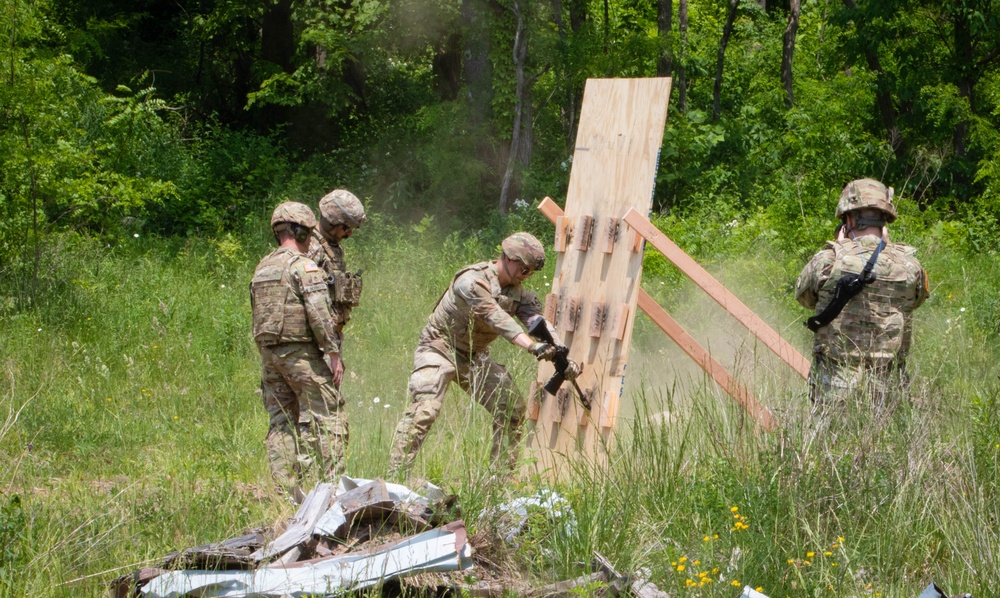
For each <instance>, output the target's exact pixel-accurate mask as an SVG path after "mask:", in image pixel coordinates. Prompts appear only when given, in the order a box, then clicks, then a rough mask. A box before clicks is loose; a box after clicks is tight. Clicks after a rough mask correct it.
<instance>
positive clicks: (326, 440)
mask: <svg viewBox="0 0 1000 598" xmlns="http://www.w3.org/2000/svg"><path fill="white" fill-rule="evenodd" d="M260 360H261V382H260V388H261V391H262V393H263V399H264V408H265V409H266V410H267V414H268V416H269V417H270V428H269V429H268V431H267V437H266V438H265V440H264V444H265V446H266V447H267V458H268V462H269V463H270V467H271V475H272V476H273V477H274V480H275V482H277V483H278V485H280V486H282V487H283V488H284V489H286V490H287V491H289V492H290V493H292V494H293V495H295V494H296V491H297V490H298V489H300V487H301V486H302V485H303V484H304V483H305V484H308V486H306V489H308V488H309V487H311V486H312V485H314V484H315V483H317V482H320V481H333V480H334V479H335V477H336V476H338V475H339V474H341V473H343V471H344V451H345V450H346V449H347V437H348V429H347V417H346V416H345V414H344V410H343V405H344V401H343V399H342V398H341V396H340V391H338V390H337V388H336V387H335V386H334V385H333V374H332V373H331V372H330V368H329V367H328V366H327V364H326V362H325V361H323V355H322V353H320V351H319V349H318V348H317V347H316V345H314V344H312V343H283V344H280V345H273V346H270V347H260Z"/></svg>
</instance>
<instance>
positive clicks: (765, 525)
mask: <svg viewBox="0 0 1000 598" xmlns="http://www.w3.org/2000/svg"><path fill="white" fill-rule="evenodd" d="M467 239H470V240H467ZM268 242H269V240H268V239H267V238H266V237H265V236H264V235H258V236H251V237H247V238H235V237H227V238H224V239H218V240H200V239H188V240H172V239H154V238H146V237H144V236H139V237H125V238H123V239H120V240H119V241H118V242H117V243H110V244H109V243H106V242H98V241H96V240H94V239H87V238H80V237H74V236H66V237H62V238H60V240H59V242H58V243H57V244H54V245H53V246H51V247H47V248H46V250H45V251H44V252H43V253H42V263H41V266H42V268H41V272H42V275H41V277H40V284H39V288H40V289H42V291H43V292H45V293H46V294H47V297H48V299H47V301H46V302H45V303H44V304H42V305H41V306H40V307H39V308H38V309H35V310H15V309H14V308H13V306H12V304H11V302H10V301H6V302H5V301H3V299H4V298H3V297H0V309H3V310H4V311H2V312H0V316H2V317H0V500H2V503H0V594H2V595H3V596H32V597H35V596H101V595H104V593H105V592H106V589H105V585H104V584H105V583H106V582H107V581H108V580H110V579H111V578H113V577H115V576H117V575H118V574H120V573H123V572H127V571H129V570H131V569H134V568H136V567H138V566H139V565H141V564H146V563H151V562H153V561H155V559H156V558H157V557H159V556H162V555H163V554H165V553H167V552H170V551H173V550H176V549H179V548H185V547H188V546H193V545H197V544H202V543H206V542H211V541H216V540H220V539H224V538H228V537H232V536H235V535H237V534H239V533H240V532H241V531H242V530H244V529H246V528H250V527H256V526H261V525H268V524H271V523H273V522H274V521H276V520H278V519H280V518H283V517H286V516H288V515H290V514H291V513H292V509H293V508H292V507H291V506H290V505H289V504H287V503H285V502H283V501H282V500H280V499H279V498H278V497H277V496H276V495H275V494H274V493H273V491H272V490H271V488H270V483H269V476H268V473H267V467H266V462H265V454H264V450H263V444H262V439H263V436H264V433H265V431H266V429H267V418H266V416H265V413H264V411H263V408H262V407H261V405H260V397H259V394H258V393H257V392H256V391H257V387H258V381H259V380H258V376H259V362H258V357H257V352H256V349H255V347H254V346H253V343H252V341H251V339H250V336H249V301H248V296H247V284H248V280H249V278H250V275H251V273H252V271H253V267H254V266H255V265H256V263H257V261H258V260H259V258H260V257H261V256H262V255H263V254H264V253H266V251H267V250H268ZM493 249H494V247H493V245H492V242H491V241H481V240H477V238H476V237H474V236H473V237H470V236H469V235H468V234H463V235H457V234H456V235H452V236H450V237H448V238H447V239H446V240H444V241H441V240H440V239H437V238H435V237H434V235H433V234H432V232H431V231H429V230H425V229H423V228H419V227H418V228H416V229H411V228H399V227H395V226H391V225H389V224H387V223H385V222H380V221H378V220H377V219H376V221H375V222H373V223H372V224H371V225H370V226H366V227H365V228H364V229H362V230H361V231H360V233H359V234H358V235H356V236H355V237H354V238H353V239H351V241H349V246H348V252H349V253H348V259H349V263H350V265H351V266H352V267H360V268H363V269H364V272H365V274H364V277H365V293H364V298H363V304H362V306H360V307H359V308H358V309H357V310H356V311H355V312H354V318H353V320H352V322H351V324H350V326H349V329H348V334H347V340H346V342H345V361H346V364H347V367H348V374H347V375H346V378H345V383H344V387H343V391H344V395H345V398H346V400H347V413H348V417H349V420H350V426H351V443H350V449H349V452H348V457H347V471H348V472H349V473H350V474H352V475H356V476H365V477H374V476H379V475H382V474H383V473H384V471H385V468H386V462H387V458H388V454H387V453H388V445H389V440H390V437H391V434H392V430H393V428H394V426H395V424H396V422H397V420H398V418H399V416H400V415H401V413H402V410H403V408H404V401H405V389H406V380H407V376H408V374H409V369H410V366H411V360H412V351H413V348H414V345H415V341H416V337H417V334H418V333H419V331H420V329H421V327H422V326H423V324H424V322H425V319H426V316H427V314H428V313H429V311H430V309H431V308H432V307H433V305H434V303H435V302H436V300H437V298H438V296H439V294H440V292H441V291H442V290H443V288H444V287H445V285H446V284H447V282H448V281H449V280H450V278H451V275H452V274H453V272H454V271H455V269H457V268H458V267H459V266H461V265H463V264H465V263H470V262H473V261H478V260H479V259H486V258H488V257H490V256H492V255H493ZM701 257H702V261H703V262H704V263H705V264H706V265H707V267H708V268H709V270H710V271H712V272H713V273H716V274H717V275H718V276H719V277H720V278H721V279H722V280H723V281H724V282H725V283H726V284H727V285H729V286H730V288H732V289H733V290H734V291H735V292H736V293H737V295H739V296H740V297H741V298H743V299H744V301H745V302H746V303H747V304H748V305H750V306H751V307H753V308H754V309H755V310H757V311H758V312H759V313H760V314H761V315H762V316H764V317H765V319H767V320H768V321H769V322H770V323H771V324H772V325H773V326H775V327H776V328H778V329H779V330H781V331H782V332H783V334H785V335H786V338H788V339H789V340H790V341H792V342H793V343H795V344H796V345H797V346H799V347H801V349H802V351H803V353H804V354H805V353H807V352H808V346H809V337H808V335H807V333H806V331H805V329H804V328H803V327H802V326H801V324H800V323H799V322H800V321H801V319H802V318H803V317H804V316H805V313H804V310H801V309H800V308H798V306H797V305H795V304H794V301H793V300H792V298H791V296H790V293H789V290H790V286H789V285H790V283H792V282H794V277H795V274H797V271H798V269H799V268H800V267H801V266H802V264H803V263H804V262H803V258H802V257H801V256H798V255H776V254H775V250H774V249H773V248H760V249H758V250H756V251H751V252H746V251H741V252H734V253H727V254H722V255H709V256H705V255H703V256H701ZM920 257H921V258H922V259H923V261H924V264H925V266H927V268H928V270H929V271H930V273H931V277H932V281H933V289H932V290H933V296H932V298H931V299H930V300H929V302H928V303H927V304H926V306H925V307H924V308H922V309H921V310H920V311H918V312H917V326H916V347H915V351H914V355H913V357H912V361H911V365H912V372H913V373H914V374H915V378H916V383H915V385H914V388H915V392H914V400H913V403H912V405H909V406H904V407H903V408H900V409H898V410H896V411H894V412H892V413H887V412H884V411H878V410H875V409H871V408H868V407H866V406H865V405H864V404H863V403H862V404H859V405H856V406H854V407H853V408H852V409H851V410H849V411H847V412H845V413H842V414H840V415H839V416H837V417H832V418H817V417H813V416H811V415H810V413H809V409H808V405H807V404H806V400H805V385H804V383H803V382H802V381H801V379H800V378H797V377H795V376H794V375H790V374H789V373H788V372H787V371H786V368H784V366H781V365H778V364H777V363H775V361H774V359H773V358H771V357H770V356H768V355H765V354H763V353H764V350H762V349H759V348H758V347H757V346H756V345H755V344H754V343H752V342H750V341H749V340H748V339H747V338H746V337H745V335H742V334H740V333H739V332H738V328H737V327H733V326H729V325H724V324H722V322H723V320H721V318H723V317H724V316H723V315H722V314H721V312H720V311H719V309H718V307H717V306H715V305H714V304H711V303H710V302H708V301H707V300H705V299H704V297H703V296H701V295H700V294H699V293H697V292H696V291H695V290H694V289H692V288H691V285H690V284H689V283H686V282H684V281H681V280H680V278H679V277H678V276H677V275H676V273H674V272H670V271H669V270H657V269H655V268H654V269H651V270H650V271H649V272H651V274H648V275H647V276H646V280H645V281H644V286H645V287H646V288H647V289H648V290H650V292H651V293H653V294H654V295H655V296H657V297H658V298H659V299H660V300H661V302H662V303H663V304H664V306H665V307H667V309H668V310H670V311H671V313H673V314H675V315H676V316H677V318H678V319H679V320H681V321H682V323H683V324H684V325H685V326H688V327H689V329H690V330H691V331H692V333H693V334H695V336H697V337H698V338H699V339H701V340H702V342H703V343H705V344H707V345H709V346H710V347H711V348H712V350H713V352H714V353H715V354H716V355H717V356H719V358H720V359H722V360H723V361H725V362H727V363H729V364H730V365H731V366H733V368H734V370H735V371H737V372H739V375H740V377H741V378H742V379H743V380H745V381H747V383H748V384H749V385H750V386H751V387H752V388H753V390H754V392H755V393H756V394H757V396H758V397H760V398H761V400H762V401H764V402H765V403H766V404H768V405H769V406H771V407H772V408H773V409H774V410H775V412H776V413H777V414H778V415H779V417H780V418H781V419H782V421H783V423H784V424H785V425H784V428H783V429H782V430H781V431H780V432H777V433H774V434H763V433H761V432H759V431H758V430H757V429H755V427H754V425H753V424H752V423H751V422H749V421H747V420H745V419H744V418H743V417H742V415H741V413H740V412H739V411H738V410H737V409H735V408H734V407H733V406H732V405H731V402H730V401H729V400H728V399H727V398H726V397H725V396H723V395H721V394H720V393H719V391H718V390H717V389H716V388H715V387H714V386H713V385H712V384H710V383H708V382H706V381H705V380H704V377H703V376H702V375H700V374H699V373H698V372H697V371H695V370H693V369H692V368H691V366H690V364H689V362H688V361H687V360H686V358H684V357H683V355H682V354H681V353H680V352H679V351H678V350H677V349H676V348H674V347H672V346H671V345H670V342H669V341H668V340H667V339H666V338H665V337H664V336H663V335H662V334H661V333H660V332H659V331H658V330H656V329H654V328H653V327H652V325H651V324H650V323H649V322H648V321H645V320H644V319H642V318H641V317H640V318H637V330H636V337H635V342H634V344H633V356H632V361H631V363H630V370H629V371H630V378H629V387H628V388H629V393H628V394H629V398H630V399H631V403H630V405H629V406H628V407H626V412H625V417H624V418H623V420H622V423H621V425H620V429H619V433H620V442H619V444H618V448H617V450H616V452H615V454H614V458H613V461H612V463H611V465H610V467H609V468H608V469H607V470H606V471H592V470H588V469H587V468H585V467H581V468H580V469H579V470H578V471H577V472H576V475H575V476H574V477H573V479H572V480H571V481H568V482H566V483H564V484H562V485H560V486H559V487H558V488H557V490H558V491H559V492H560V493H562V494H563V495H564V496H565V497H566V498H567V499H568V500H569V502H570V503H571V504H572V506H573V509H574V512H575V520H576V525H575V527H572V528H567V527H565V526H563V525H549V526H548V527H546V524H545V523H544V522H541V524H540V529H537V530H534V531H533V532H532V533H531V534H529V536H528V538H526V539H525V541H524V542H522V544H521V545H520V546H519V547H518V548H517V550H516V552H515V557H516V558H517V559H519V560H520V562H521V563H522V565H523V567H522V570H524V571H525V572H530V573H531V574H534V575H538V576H539V577H540V578H543V579H546V580H554V579H557V578H564V577H568V576H575V575H577V574H579V569H578V566H577V565H575V563H577V562H579V561H587V560H588V559H589V555H590V554H591V552H592V551H594V550H597V551H600V552H601V553H603V554H604V555H605V556H607V557H609V558H610V559H611V560H612V562H614V563H615V564H616V565H617V566H618V567H619V568H621V569H622V570H632V569H637V568H640V567H648V568H649V569H650V572H651V576H652V579H653V580H654V581H655V582H656V583H657V584H658V585H659V586H660V587H661V588H662V589H664V590H666V591H668V592H671V593H672V594H674V595H676V596H735V595H736V594H738V589H737V588H736V587H733V586H741V587H742V585H744V584H748V585H751V586H753V587H757V586H759V587H761V588H762V589H763V591H764V592H765V593H767V594H769V595H770V596H772V597H779V596H793V597H800V596H801V597H805V596H916V594H917V593H919V590H920V589H922V588H923V587H924V586H926V585H927V583H928V582H930V581H931V580H934V581H937V582H938V583H939V585H942V586H943V587H945V588H946V589H948V590H950V591H952V592H953V593H957V592H959V591H963V592H973V593H975V594H976V595H989V594H990V593H991V592H992V591H994V590H993V588H995V587H997V586H998V584H1000V539H998V533H1000V532H998V527H997V525H998V520H1000V505H998V502H997V471H998V459H1000V428H998V424H1000V407H998V399H1000V397H998V380H997V373H998V371H1000V368H998V367H997V366H996V356H997V350H996V349H995V345H996V340H997V334H998V331H997V328H996V321H997V314H998V313H1000V307H998V305H1000V283H998V280H1000V267H998V266H997V264H996V260H995V258H993V257H990V256H974V257H962V256H960V255H959V254H956V253H954V252H951V251H948V250H946V249H944V248H942V247H935V246H933V244H931V246H930V247H929V248H928V249H927V250H926V251H923V252H922V253H921V254H920ZM551 261H552V260H550V262H551ZM551 267H552V266H551V265H550V266H549V268H550V271H549V273H548V274H549V276H548V279H550V278H551ZM546 282H547V277H546V276H545V275H544V274H542V275H540V276H536V277H533V278H532V279H531V280H530V281H529V286H533V287H534V288H535V289H537V290H538V291H540V292H544V290H545V289H544V285H545V284H546ZM497 345H503V346H497V348H496V351H495V355H496V356H497V358H498V360H499V361H501V362H504V363H507V364H508V365H509V366H510V367H511V370H512V372H513V373H514V376H515V380H516V381H517V383H518V385H519V387H520V388H521V389H522V390H524V389H526V387H527V382H528V380H529V379H530V377H531V375H532V374H531V372H532V370H533V364H532V362H531V360H530V358H528V356H526V355H525V354H524V353H523V352H517V351H514V350H512V349H511V348H510V347H509V346H506V344H505V343H502V342H500V343H497ZM664 414H668V415H664ZM488 431H489V423H488V419H487V417H486V414H485V413H484V412H483V411H482V410H481V409H479V408H478V407H473V406H472V403H471V401H470V399H469V398H468V397H467V396H465V395H463V394H461V393H460V392H455V391H452V392H451V393H450V394H449V396H448V402H447V404H446V407H445V412H444V416H443V419H442V420H440V421H439V422H438V423H437V425H436V426H435V428H434V430H433V431H432V434H431V437H430V439H429V440H428V442H427V443H426V445H425V447H424V449H423V451H422V452H421V455H420V458H419V460H418V462H417V466H416V470H415V475H416V476H419V477H423V478H427V479H430V480H432V481H434V482H437V483H439V484H441V485H443V486H444V487H445V488H446V489H447V490H449V491H451V492H455V493H456V494H459V495H460V496H461V504H462V506H463V509H464V513H465V515H464V516H465V519H466V520H467V522H468V523H469V524H470V526H471V527H472V528H476V527H477V526H482V525H486V524H485V523H481V522H479V521H478V513H480V512H481V511H482V510H484V509H485V508H486V507H488V506H489V505H491V504H495V503H496V502H498V501H500V500H503V499H505V498H507V497H509V496H511V495H514V494H523V493H528V492H531V491H533V489H534V486H535V485H537V481H532V480H526V481H524V483H523V484H522V485H521V486H519V487H518V488H499V487H496V485H495V484H493V483H492V482H490V481H489V476H488V474H487V471H486V469H487V468H486V464H487V459H488V455H487V453H488V450H489V449H488V446H489V443H488V442H485V439H486V438H488ZM456 456H458V458H456Z"/></svg>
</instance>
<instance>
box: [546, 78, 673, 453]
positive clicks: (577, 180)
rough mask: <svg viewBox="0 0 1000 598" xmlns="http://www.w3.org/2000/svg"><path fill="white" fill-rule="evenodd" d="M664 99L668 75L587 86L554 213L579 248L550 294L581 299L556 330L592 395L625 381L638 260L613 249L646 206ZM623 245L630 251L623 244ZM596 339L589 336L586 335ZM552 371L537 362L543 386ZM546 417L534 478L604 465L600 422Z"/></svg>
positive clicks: (567, 256)
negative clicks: (630, 215) (573, 461)
mask: <svg viewBox="0 0 1000 598" xmlns="http://www.w3.org/2000/svg"><path fill="white" fill-rule="evenodd" d="M669 96H670V79H667V78H659V79H590V80H588V81H587V86H586V89H585V91H584V99H583V104H582V109H581V113H580V121H579V123H580V124H579V128H578V130H577V136H576V143H575V149H574V152H573V162H572V164H573V166H572V170H571V172H570V178H569V185H568V187H567V191H566V210H565V213H561V212H562V211H561V210H560V213H558V214H553V215H552V219H555V217H556V216H563V217H564V218H563V219H564V221H565V222H566V223H572V225H573V226H574V228H575V230H574V231H573V237H574V238H572V240H571V241H567V246H569V245H570V242H571V243H572V247H573V248H574V249H577V251H566V252H562V253H559V254H558V255H557V258H556V260H557V261H556V274H555V277H554V279H553V281H552V290H551V292H553V293H559V295H560V297H561V298H562V299H563V301H562V302H561V304H560V309H561V310H563V311H566V312H570V311H572V309H570V308H571V307H572V306H570V305H569V302H568V301H567V299H568V298H570V297H575V298H577V299H578V301H577V302H576V305H577V306H579V308H580V310H579V312H578V313H577V314H576V317H575V318H570V317H569V316H570V314H569V313H567V314H560V315H559V318H558V320H559V321H558V322H557V323H556V324H557V326H556V328H557V331H558V332H559V333H560V335H561V336H562V339H563V342H565V343H566V344H567V346H568V347H569V350H570V357H571V358H572V359H573V360H574V361H576V362H578V363H581V364H585V367H584V371H583V374H582V375H581V377H580V380H579V382H580V386H581V387H583V388H587V389H590V388H593V389H594V395H593V396H594V397H603V396H604V394H605V393H610V394H611V395H613V396H619V394H620V392H621V389H622V385H623V384H624V381H623V379H622V376H621V374H620V371H621V369H622V368H623V367H624V365H625V363H626V361H627V359H628V351H629V348H630V345H631V338H630V334H629V331H631V329H632V328H631V321H632V319H634V318H635V311H636V310H635V305H636V300H637V297H638V293H639V291H641V289H640V287H639V284H640V281H641V277H642V254H641V253H638V252H634V251H616V250H615V245H616V244H617V243H618V239H619V238H623V237H622V233H624V226H623V225H622V224H621V218H622V217H623V216H624V215H625V213H626V212H628V210H629V209H635V210H639V211H640V212H647V211H648V210H649V208H650V205H651V202H652V193H653V183H654V181H655V177H656V167H657V159H658V156H659V149H660V145H661V143H662V141H663V128H664V125H665V124H666V116H667V101H668V98H669ZM543 206H544V207H543ZM543 206H539V209H542V210H543V212H544V211H545V210H547V209H549V207H555V208H557V209H558V206H555V204H554V203H552V202H543ZM612 222H617V223H618V227H619V230H618V231H616V232H615V231H613V229H611V228H610V223H612ZM609 230H611V231H612V232H609ZM625 243H627V239H626V240H625ZM640 243H641V241H640ZM622 247H628V245H625V244H624V243H623V245H622ZM588 248H592V249H593V250H592V251H588V250H587V249H588ZM580 249H583V250H582V251H581V250H580ZM594 302H597V303H603V304H604V309H602V310H601V313H600V314H599V316H600V318H598V319H595V318H594V310H593V308H592V305H593V303H594ZM619 305H624V306H626V307H627V308H628V309H627V310H625V311H624V312H621V313H624V314H626V318H627V320H626V322H625V323H624V325H623V326H618V325H617V323H614V324H612V323H611V322H608V319H607V318H608V316H609V314H608V313H607V308H608V307H610V306H614V308H615V309H616V310H617V309H618V306H619ZM616 313H617V312H616ZM612 315H613V314H612ZM592 323H593V324H594V326H593V327H591V324H592ZM570 326H571V327H572V328H573V329H572V330H570V329H569V327H570ZM618 327H620V328H621V329H623V330H624V331H625V332H624V333H623V335H622V338H621V339H619V338H617V337H616V330H614V329H615V328H618ZM592 332H593V333H594V334H595V336H591V335H590V334H591V333H592ZM550 371H551V366H549V365H541V366H540V367H539V379H544V376H545V373H547V372H550ZM549 400H551V397H549V398H547V399H546V401H549ZM577 409H580V408H579V406H578V405H576V402H575V399H574V400H573V403H572V405H571V406H570V407H569V410H570V411H569V412H571V413H573V414H574V415H580V413H579V411H577ZM580 411H582V409H580ZM548 413H549V412H548V410H547V409H544V408H543V409H542V412H541V414H540V415H539V421H538V425H537V426H535V429H534V432H533V434H532V435H531V436H529V438H528V450H529V451H531V452H532V454H533V456H535V457H537V459H536V464H537V465H536V466H535V471H538V472H542V473H544V472H552V471H566V470H568V469H569V468H566V467H560V465H561V464H562V463H563V461H565V459H567V458H570V457H573V456H574V455H580V456H583V457H587V458H589V459H590V460H591V461H594V462H597V463H603V462H605V461H604V460H605V457H606V455H604V447H605V446H606V445H605V444H604V443H603V441H604V440H605V439H606V436H603V435H602V434H599V433H589V432H588V433H582V432H583V431H584V430H590V429H591V428H596V425H594V426H589V425H588V426H587V428H583V429H581V427H580V425H579V424H580V421H581V420H580V418H579V417H573V416H569V415H566V414H564V417H563V418H562V420H561V421H560V422H558V425H554V424H553V423H552V422H551V420H548V419H546V418H547V416H548ZM592 417H594V418H597V417H598V414H597V413H596V412H595V413H594V414H593V415H592ZM595 421H596V419H595Z"/></svg>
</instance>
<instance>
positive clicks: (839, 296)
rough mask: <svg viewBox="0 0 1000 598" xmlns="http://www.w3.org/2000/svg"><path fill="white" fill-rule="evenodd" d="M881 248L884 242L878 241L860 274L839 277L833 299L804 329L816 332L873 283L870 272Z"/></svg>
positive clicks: (807, 321) (806, 322) (872, 275)
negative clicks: (866, 286)
mask: <svg viewBox="0 0 1000 598" xmlns="http://www.w3.org/2000/svg"><path fill="white" fill-rule="evenodd" d="M883 247H885V241H879V244H878V247H877V248H876V249H875V252H874V253H872V256H871V257H870V258H868V263H867V264H865V269H864V270H862V271H861V274H844V275H843V276H841V277H840V280H838V281H837V286H836V288H835V289H834V290H833V299H831V300H830V303H828V304H827V306H826V308H825V309H824V310H823V311H822V312H821V313H820V314H818V315H815V316H812V317H811V318H809V319H808V320H806V321H805V322H804V324H805V326H806V328H808V329H809V330H812V331H813V332H816V331H817V330H819V329H820V328H822V327H824V326H826V325H827V324H829V323H830V322H832V321H833V320H834V319H835V318H836V317H837V316H839V315H840V312H841V311H843V310H844V306H846V305H847V302H848V301H850V300H851V299H853V298H854V297H855V296H856V295H857V294H858V293H860V292H861V289H863V288H865V285H868V284H871V283H873V282H875V275H874V274H872V270H873V269H875V262H877V261H878V256H879V254H880V253H882V248H883Z"/></svg>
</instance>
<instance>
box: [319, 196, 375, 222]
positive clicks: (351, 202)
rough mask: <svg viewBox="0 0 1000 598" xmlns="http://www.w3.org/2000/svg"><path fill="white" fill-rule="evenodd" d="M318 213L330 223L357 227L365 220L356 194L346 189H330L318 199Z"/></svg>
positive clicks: (363, 210)
mask: <svg viewBox="0 0 1000 598" xmlns="http://www.w3.org/2000/svg"><path fill="white" fill-rule="evenodd" d="M319 213H320V215H321V216H322V218H323V220H326V221H327V222H329V223H330V224H333V225H337V224H344V225H347V226H349V227H351V228H358V227H360V226H361V225H362V224H364V222H365V208H364V206H362V205H361V200H359V199H358V197H357V196H356V195H354V194H353V193H351V192H350V191H347V190H346V189H337V190H335V191H331V192H329V193H327V194H326V195H324V196H323V199H321V200H319Z"/></svg>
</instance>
